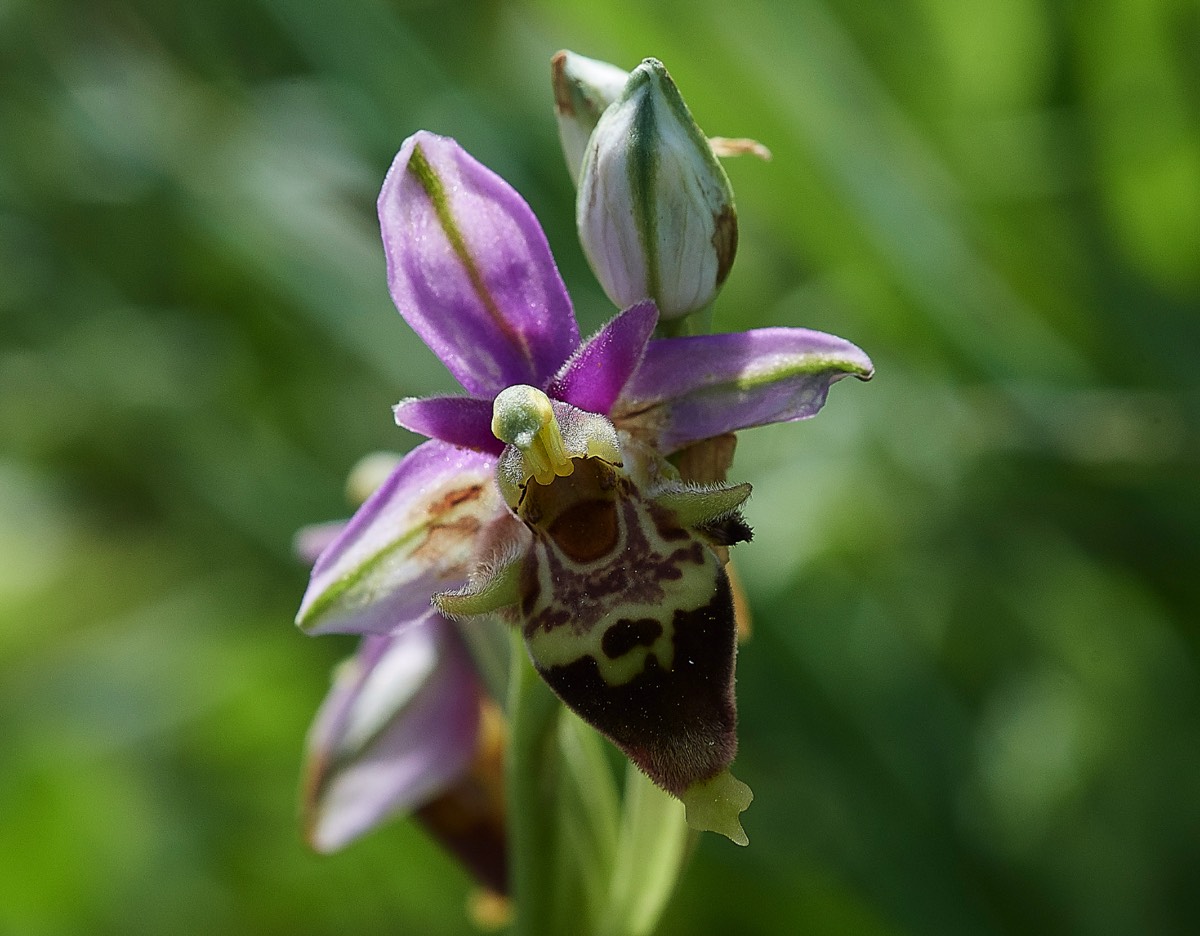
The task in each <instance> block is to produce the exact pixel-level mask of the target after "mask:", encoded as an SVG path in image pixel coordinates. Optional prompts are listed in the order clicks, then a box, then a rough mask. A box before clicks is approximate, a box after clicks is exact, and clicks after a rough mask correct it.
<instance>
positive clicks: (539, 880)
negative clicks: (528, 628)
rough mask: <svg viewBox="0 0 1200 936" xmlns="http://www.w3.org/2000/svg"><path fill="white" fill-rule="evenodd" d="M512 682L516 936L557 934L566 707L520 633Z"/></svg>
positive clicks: (510, 812)
mask: <svg viewBox="0 0 1200 936" xmlns="http://www.w3.org/2000/svg"><path fill="white" fill-rule="evenodd" d="M511 663H512V669H511V672H510V676H509V683H508V698H509V705H508V711H509V725H510V732H511V738H510V744H509V748H508V763H507V794H508V828H509V874H510V876H511V881H512V894H513V897H514V898H515V903H516V920H515V922H514V924H513V930H512V931H513V934H514V936H543V934H546V933H553V932H555V931H556V930H555V924H556V919H555V918H556V916H557V912H556V904H557V903H558V902H559V900H560V899H561V896H562V895H561V894H556V891H557V890H558V887H557V884H558V875H559V870H560V869H559V867H558V863H559V849H558V847H557V840H558V836H557V829H556V825H557V820H558V815H557V810H555V809H554V808H552V804H553V803H554V802H555V800H556V798H557V797H556V794H557V789H558V786H559V783H560V778H559V759H558V750H557V744H556V728H557V725H558V717H559V714H560V713H561V711H562V704H561V703H560V702H559V701H558V698H557V697H556V696H555V695H554V693H553V692H551V691H550V688H549V687H548V686H547V685H546V684H545V683H544V682H542V680H541V679H540V678H538V675H537V673H535V672H534V670H533V666H532V665H531V664H530V662H529V658H528V656H527V655H526V653H525V646H524V642H523V641H522V638H521V634H520V632H519V631H517V630H514V631H513V636H512V653H511Z"/></svg>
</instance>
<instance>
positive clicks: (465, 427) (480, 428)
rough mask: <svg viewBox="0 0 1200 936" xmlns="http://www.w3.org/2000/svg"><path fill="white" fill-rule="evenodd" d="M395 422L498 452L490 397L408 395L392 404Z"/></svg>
mask: <svg viewBox="0 0 1200 936" xmlns="http://www.w3.org/2000/svg"><path fill="white" fill-rule="evenodd" d="M392 413H393V415H394V416H395V417H396V425H398V426H403V427H404V428H405V429H410V430H412V431H413V432H418V433H420V434H421V435H423V436H428V437H429V438H431V439H441V440H442V441H443V442H449V443H450V444H451V445H461V446H462V447H463V448H469V449H474V450H475V451H477V452H488V453H489V454H491V455H499V454H500V453H501V452H502V451H504V443H503V442H501V441H500V440H499V439H497V438H496V437H495V436H494V435H492V401H491V400H485V399H483V398H482V397H410V398H409V399H407V400H401V401H400V402H399V403H397V404H396V405H395V406H393V407H392Z"/></svg>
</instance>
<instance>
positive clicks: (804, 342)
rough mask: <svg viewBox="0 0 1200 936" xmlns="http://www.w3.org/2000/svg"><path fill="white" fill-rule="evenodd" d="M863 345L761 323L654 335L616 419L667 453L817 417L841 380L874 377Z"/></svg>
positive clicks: (823, 334) (624, 394) (623, 396)
mask: <svg viewBox="0 0 1200 936" xmlns="http://www.w3.org/2000/svg"><path fill="white" fill-rule="evenodd" d="M873 373H874V367H873V365H872V364H871V360H870V358H868V357H867V356H866V355H865V354H864V353H863V352H862V351H861V350H860V349H859V348H858V347H856V346H855V345H853V344H851V343H850V342H848V341H846V340H845V339H842V338H838V337H836V336H835V335H828V334H825V333H824V332H818V331H811V330H809V329H806V328H760V329H755V330H753V331H747V332H735V333H733V334H727V335H697V336H693V337H688V338H664V339H662V340H659V341H652V342H650V345H649V347H648V348H647V349H646V356H645V358H644V359H643V360H642V366H641V367H640V368H638V370H637V373H635V374H634V376H633V378H632V379H631V380H630V381H629V383H628V384H627V385H626V387H625V392H624V393H623V394H622V395H621V400H620V402H619V403H618V405H617V408H616V412H614V414H613V415H614V418H615V419H617V420H618V421H619V422H620V423H621V424H622V425H623V426H626V427H627V428H638V429H640V430H641V431H643V432H648V433H650V434H651V435H652V437H653V438H654V439H655V442H656V444H657V446H658V448H659V450H660V451H662V452H663V453H664V454H670V453H671V452H674V451H678V450H679V449H681V448H683V447H684V446H687V445H690V444H691V443H693V442H698V441H700V440H701V439H707V438H710V437H712V436H717V435H721V434H723V433H726V432H734V431H737V430H739V429H748V428H750V427H751V426H762V425H766V424H767V423H776V422H790V421H792V420H796V419H807V418H808V417H810V416H815V415H816V414H817V412H818V411H820V409H821V407H822V406H824V405H825V397H826V394H827V393H828V392H829V387H830V385H831V384H832V383H834V381H837V380H840V379H841V378H843V377H846V376H851V375H852V376H855V377H858V378H860V379H862V380H869V379H870V378H871V375H872V374H873Z"/></svg>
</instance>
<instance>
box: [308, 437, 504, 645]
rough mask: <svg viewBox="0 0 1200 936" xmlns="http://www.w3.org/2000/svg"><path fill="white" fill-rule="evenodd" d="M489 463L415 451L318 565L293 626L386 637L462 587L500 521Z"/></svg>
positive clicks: (441, 450)
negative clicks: (434, 598) (435, 598)
mask: <svg viewBox="0 0 1200 936" xmlns="http://www.w3.org/2000/svg"><path fill="white" fill-rule="evenodd" d="M495 469H496V459H495V457H494V456H492V455H487V454H483V453H481V452H473V451H470V450H468V449H463V448H458V447H456V446H452V445H447V444H446V443H445V442H439V441H437V440H432V441H429V442H425V443H424V444H422V445H419V446H417V447H416V448H415V449H413V450H412V451H411V452H409V453H408V454H407V455H406V456H405V457H404V459H403V461H401V462H400V464H399V465H397V466H396V469H395V471H393V472H392V474H391V475H390V476H389V477H388V479H387V480H386V481H385V482H384V483H383V484H382V485H381V486H380V487H379V489H378V490H377V491H375V493H374V494H372V495H371V496H370V498H368V500H367V501H366V503H364V504H363V505H362V507H360V508H359V509H358V512H357V513H355V515H354V516H353V517H351V518H350V522H349V523H347V524H346V528H345V529H344V530H343V531H342V532H341V534H340V535H339V536H338V537H337V538H336V539H334V541H333V542H332V543H330V545H329V546H328V547H327V548H326V549H325V551H324V552H323V553H321V555H320V556H319V557H318V558H317V562H316V565H315V566H313V571H312V578H311V579H310V581H309V584H308V590H307V591H306V592H305V593H304V600H303V601H302V602H301V604H300V611H299V613H298V614H297V616H296V624H297V626H298V627H300V628H301V629H303V630H305V631H307V632H308V633H312V634H325V633H351V634H386V633H389V632H390V631H391V630H392V629H393V628H394V627H395V626H396V624H397V623H398V622H401V621H410V620H415V619H416V618H419V617H421V616H423V615H424V614H426V613H427V612H428V610H429V598H430V596H431V595H433V594H434V593H435V592H439V591H447V590H452V589H455V588H458V587H460V586H462V585H463V584H464V583H465V582H466V580H467V575H468V573H469V571H470V570H471V569H472V568H474V565H475V564H477V563H478V561H479V557H478V556H477V555H476V552H477V550H478V548H479V543H480V541H481V539H483V537H482V536H481V532H482V531H483V530H484V529H485V528H486V527H487V526H488V525H489V524H490V523H491V522H492V521H493V520H495V519H497V518H500V517H503V516H506V515H507V514H506V511H505V508H504V506H503V504H502V502H501V500H500V493H499V491H498V490H497V488H496V483H495Z"/></svg>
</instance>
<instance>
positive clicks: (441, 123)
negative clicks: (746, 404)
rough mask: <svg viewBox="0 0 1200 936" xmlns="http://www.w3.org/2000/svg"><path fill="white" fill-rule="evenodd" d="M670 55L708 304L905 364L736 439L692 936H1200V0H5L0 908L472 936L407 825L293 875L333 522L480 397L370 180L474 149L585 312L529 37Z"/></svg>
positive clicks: (685, 899) (38, 926) (168, 921)
mask: <svg viewBox="0 0 1200 936" xmlns="http://www.w3.org/2000/svg"><path fill="white" fill-rule="evenodd" d="M563 47H567V48H571V49H574V50H576V51H578V52H581V53H584V54H587V55H592V56H595V57H599V58H603V59H607V60H610V61H613V62H617V63H620V64H622V65H624V66H626V67H632V66H633V65H635V64H636V63H637V62H638V61H639V60H640V59H641V58H642V57H643V56H646V55H655V56H657V57H659V58H661V59H663V60H664V61H665V62H666V64H667V65H668V67H669V68H670V69H671V71H672V73H673V75H674V77H675V78H676V80H677V82H678V84H679V85H680V87H681V88H682V90H683V92H684V94H685V96H686V97H687V99H688V101H689V103H690V104H691V107H692V109H693V112H694V113H695V114H696V116H697V119H698V120H699V121H700V123H701V124H702V126H703V127H704V128H705V129H706V130H707V131H708V132H710V133H713V134H723V135H728V136H754V137H757V138H759V139H761V140H763V141H764V142H766V143H767V144H768V145H769V146H770V147H771V148H772V150H773V151H774V154H775V159H774V161H773V162H771V163H760V162H757V161H753V160H746V159H743V160H740V161H733V162H730V163H728V169H729V172H730V175H731V177H732V179H733V182H734V185H735V188H736V190H737V193H738V200H739V209H740V216H741V222H742V227H741V233H742V240H741V249H740V252H739V257H738V262H737V265H736V266H735V268H734V270H733V274H732V276H731V277H730V280H729V284H728V286H727V288H726V289H725V291H724V293H723V294H722V297H721V299H720V301H719V303H718V309H717V313H718V317H717V322H718V327H719V328H721V329H724V330H732V329H737V328H744V327H749V326H760V325H785V324H788V325H791V324H795V325H801V324H802V325H807V326H811V327H816V328H821V329H824V330H827V331H832V332H834V333H836V334H839V335H842V336H845V337H848V338H850V339H851V340H853V341H855V342H857V343H858V344H860V345H861V346H862V347H863V348H864V349H866V350H867V351H868V352H869V353H870V354H871V355H872V356H873V357H874V359H875V362H876V364H877V367H878V377H877V378H876V380H875V381H874V382H873V383H871V384H867V385H862V384H858V383H857V382H853V381H852V382H847V383H843V384H840V385H838V386H837V387H835V388H834V390H833V392H832V394H831V398H830V403H829V406H828V407H827V409H826V410H825V412H824V413H823V414H822V415H821V416H819V417H818V418H817V419H816V420H813V421H812V422H808V423H800V424H794V425H787V426H775V427H771V428H767V429H761V430H756V431H755V432H752V433H747V434H745V435H744V436H743V437H742V441H741V448H740V451H739V458H738V463H737V465H736V466H735V472H734V474H735V476H736V478H737V479H739V480H741V479H745V480H749V481H752V482H753V483H754V485H755V492H756V493H755V497H754V499H753V500H752V501H751V503H750V506H749V515H750V519H751V521H752V522H753V524H754V525H755V528H756V534H757V535H756V540H755V542H754V543H753V544H751V545H749V546H745V547H741V548H739V550H738V551H737V561H738V564H739V568H740V571H741V572H742V575H743V578H744V579H745V581H746V584H747V588H748V591H749V594H750V599H751V602H752V605H753V609H754V613H755V615H756V632H755V636H754V638H753V640H752V641H751V642H750V643H749V644H748V645H746V647H745V648H744V650H743V652H742V657H741V662H740V671H739V672H740V679H739V694H740V700H741V717H742V731H741V738H742V748H741V755H740V758H739V762H738V763H739V767H738V773H739V775H740V776H742V777H744V778H745V779H746V780H747V781H748V782H749V783H750V784H751V785H752V786H753V787H754V789H755V791H756V793H757V797H758V798H757V800H756V801H755V803H754V806H753V807H752V809H751V810H750V811H749V812H748V813H747V814H746V816H745V822H746V828H747V831H748V832H749V835H750V837H751V839H752V845H751V847H750V848H749V849H747V850H740V849H736V848H733V847H732V846H729V845H728V844H727V843H726V842H724V841H722V840H720V839H718V838H717V837H716V836H707V837H705V838H704V840H703V841H702V843H701V845H700V848H699V851H698V853H697V855H696V857H695V860H694V862H693V864H692V867H691V869H690V872H689V874H688V876H687V878H686V879H685V882H684V885H683V888H682V892H681V895H680V898H679V899H678V900H677V901H676V902H675V903H674V904H673V906H672V908H671V909H670V911H669V912H668V914H667V916H666V918H665V920H664V922H663V926H662V932H663V933H666V934H710V933H711V934H739V936H741V934H777V933H789V934H790V933H797V934H805V933H818V934H827V933H828V934H837V933H867V934H875V933H878V934H914V936H916V934H933V933H936V934H942V933H946V934H1000V933H1014V934H1027V933H1037V934H1041V933H1072V934H1075V933H1087V934H1129V933H1156V934H1168V933H1195V932H1197V931H1198V929H1200V674H1198V672H1197V662H1198V656H1200V464H1198V463H1200V415H1198V414H1200V91H1198V89H1200V55H1198V54H1197V49H1200V7H1198V6H1197V5H1196V4H1195V3H1194V2H1189V0H1123V2H1117V0H1098V2H1094V3H1074V4H1072V3H1061V2H1052V0H972V2H962V0H867V2H863V0H747V2H743V3H738V4H737V5H736V6H733V5H728V4H726V3H724V2H723V0H670V2H662V3H633V2H618V0H607V2H599V0H519V2H518V0H514V2H499V0H493V2H468V0H457V2H456V0H444V2H437V0H348V2H343V3H318V2H304V0H207V2H183V0H141V2H126V3H122V2H105V0H91V2H88V3H83V2H63V0H0V316H2V317H0V932H2V933H4V934H14V936H43V934H45V936H57V934H76V933H78V934H109V933H112V934H118V933H119V934H142V933H145V934H157V933H163V932H171V933H175V934H188V933H206V934H208V933H231V934H240V933H245V934H263V933H266V934H271V933H279V934H283V933H287V934H327V933H328V934H332V933H356V934H373V933H414V934H442V933H466V932H470V931H471V926H470V924H469V923H468V922H467V919H466V916H465V913H464V907H465V905H466V902H467V900H468V897H469V894H470V892H471V885H470V882H469V881H468V880H467V879H466V878H465V877H464V876H463V875H462V874H461V873H460V872H459V871H458V870H457V868H456V867H455V866H454V865H453V864H452V863H451V862H450V861H449V860H448V859H446V858H445V857H444V856H443V855H442V854H441V853H440V852H439V851H438V850H437V849H436V848H435V847H434V846H433V845H431V844H429V842H428V841H427V840H426V839H425V838H424V836H423V835H422V833H421V832H420V831H419V830H418V829H416V828H415V827H413V826H411V825H409V824H407V823H398V824H393V825H391V826H389V827H387V828H385V829H383V830H381V831H380V832H378V833H376V834H374V835H372V836H371V837H370V838H368V839H366V840H364V841H363V842H361V843H359V844H358V845H356V846H354V847H352V848H350V849H349V850H348V851H346V852H345V853H343V854H339V855H337V856H333V857H329V858H317V857H315V856H312V855H310V854H309V853H308V852H307V851H306V850H305V849H304V847H303V846H302V844H301V842H300V838H299V834H298V831H297V823H296V818H295V814H296V789H297V779H296V777H297V770H298V766H299V762H300V756H301V748H302V741H303V735H304V732H305V730H306V727H307V724H308V721H309V719H310V717H311V715H312V713H313V711H314V709H315V707H316V705H317V703H318V702H319V700H320V699H321V698H322V696H323V694H324V692H325V689H326V686H327V681H328V671H329V668H330V666H331V665H332V664H333V663H334V661H335V660H337V659H338V658H339V657H341V656H342V655H344V654H345V653H347V652H348V651H349V649H350V647H351V646H352V641H349V640H342V639H338V638H323V639H320V640H311V639H307V638H305V637H302V636H301V635H300V634H298V633H296V632H295V631H294V629H293V628H292V625H291V618H292V615H293V613H294V611H295V608H296V606H297V603H298V601H299V598H300V595H301V593H302V590H303V588H304V585H305V582H306V579H307V575H306V572H305V570H304V569H303V568H302V567H301V566H300V565H299V564H298V563H297V562H296V561H295V560H294V559H293V558H292V556H291V552H290V544H291V537H292V533H293V531H294V530H295V529H296V528H297V527H298V526H300V525H302V524H305V523H309V522H312V521H317V520H324V519H330V518H335V517H338V516H341V515H344V514H345V512H346V506H345V502H344V500H343V493H342V487H343V481H344V478H345V475H346V473H347V471H348V469H349V468H350V466H351V465H352V464H353V463H354V462H355V461H356V460H357V459H358V458H359V457H360V456H361V455H363V454H365V453H367V452H369V451H372V450H376V449H386V448H391V449H400V450H403V449H406V448H408V447H410V446H411V445H412V444H414V443H415V441H416V440H415V438H414V437H412V436H410V435H408V434H407V433H405V432H403V431H402V430H399V429H397V428H395V426H394V425H393V424H392V420H391V414H390V411H389V406H390V404H391V403H393V402H395V401H396V400H397V399H399V398H400V397H403V396H407V395H414V394H427V393H431V392H445V391H449V390H451V389H452V385H451V380H450V378H449V376H448V375H447V374H446V373H445V372H444V370H443V369H442V368H441V365H440V364H439V363H438V362H437V361H436V360H435V359H434V358H433V356H432V355H431V354H430V353H429V352H428V351H427V350H426V349H425V348H424V346H422V345H421V344H420V342H419V341H417V340H416V339H415V338H414V337H413V335H412V334H411V333H409V331H408V330H407V328H406V326H405V325H404V324H403V322H402V321H401V319H400V317H399V316H398V315H397V314H396V313H395V311H394V309H393V307H392V306H391V303H390V300H389V298H388V295H387V291H386V288H385V282H384V271H383V259H382V255H381V249H380V246H379V243H378V229H377V224H376V220H375V217H374V198H375V195H376V192H377V191H378V187H379V184H380V181H381V179H382V176H383V173H384V171H385V170H386V168H387V166H388V163H389V161H390V159H391V157H392V155H393V154H394V153H395V151H396V150H397V149H398V148H399V145H400V143H401V141H402V140H403V139H404V137H405V136H407V135H408V134H409V133H410V132H412V131H413V130H415V129H417V128H420V127H425V128H428V129H431V130H435V131H438V132H441V133H447V134H451V135H453V136H456V137H457V138H458V139H459V140H460V141H461V142H462V143H463V144H464V145H465V146H466V147H467V148H468V150H469V151H470V152H472V153H473V154H474V155H475V156H476V157H478V158H479V159H481V160H482V161H483V162H484V163H486V164H487V165H489V166H491V167H493V168H495V169H496V170H497V171H499V172H500V173H501V174H502V175H503V176H504V177H505V178H507V179H508V180H509V181H510V182H511V183H512V184H513V185H514V186H515V187H516V188H517V189H518V190H519V191H520V192H521V193H522V194H523V195H524V196H525V197H526V198H527V199H528V200H529V202H530V203H531V204H532V206H533V208H534V210H535V211H536V212H537V214H538V216H539V217H540V218H541V220H542V222H543V224H544V225H545V227H546V230H547V233H548V236H549V238H550V241H551V245H552V247H553V249H554V252H555V254H556V256H557V257H558V259H559V262H560V265H561V267H562V270H563V274H564V277H565V278H566V280H567V282H568V285H569V287H570V289H571V291H572V294H573V296H574V298H575V300H576V304H577V309H578V314H579V317H580V320H581V322H582V324H583V328H584V330H585V332H586V331H591V330H593V329H594V328H596V327H597V326H598V325H599V324H600V323H601V322H602V321H604V320H605V319H606V318H607V317H608V315H609V314H610V312H611V311H612V310H611V309H610V308H609V307H608V305H607V303H606V300H604V298H603V296H602V295H601V293H600V292H599V290H598V288H597V287H596V285H595V283H594V281H593V279H592V277H591V274H590V273H589V272H588V270H587V267H586V265H585V263H584V262H583V260H582V255H581V253H580V250H579V247H578V245H577V243H576V241H575V235H574V222H573V191H572V188H571V183H570V181H569V179H568V176H567V173H566V171H565V168H564V167H563V165H562V164H561V157H560V155H559V151H558V143H557V137H556V129H555V126H554V118H553V114H552V109H551V100H552V98H551V94H550V89H549V84H548V71H549V59H550V56H551V55H552V54H553V52H555V51H556V50H557V49H559V48H563Z"/></svg>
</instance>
